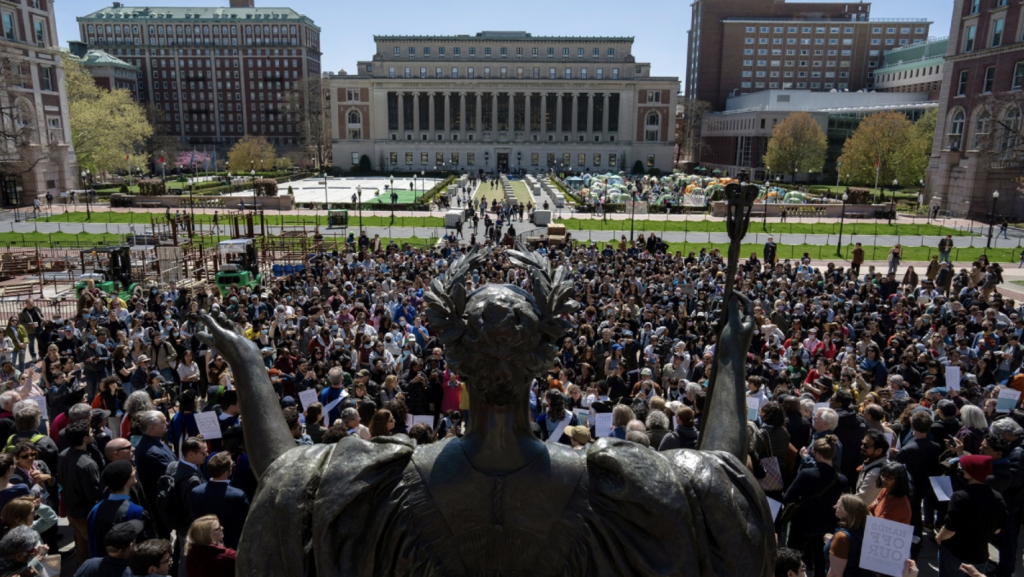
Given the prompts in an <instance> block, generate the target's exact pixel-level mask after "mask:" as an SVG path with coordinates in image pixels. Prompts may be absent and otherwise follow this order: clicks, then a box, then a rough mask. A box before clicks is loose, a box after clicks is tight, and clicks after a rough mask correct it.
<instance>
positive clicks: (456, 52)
mask: <svg viewBox="0 0 1024 577" xmlns="http://www.w3.org/2000/svg"><path fill="white" fill-rule="evenodd" d="M431 50H432V49H431V47H430V46H424V47H423V48H422V49H421V50H419V51H418V50H417V49H416V47H415V46H409V47H408V49H407V51H406V54H408V55H409V58H415V57H416V56H418V55H420V54H422V55H423V56H427V57H429V56H431V55H432V54H431ZM525 51H526V49H525V48H522V47H516V48H515V49H514V50H513V51H512V52H509V49H508V48H507V47H501V48H499V49H498V56H499V57H500V58H508V56H509V54H514V55H515V56H516V58H522V57H523V56H524V55H525V54H526V52H525ZM467 52H468V55H469V57H470V58H475V57H476V55H477V50H476V47H475V46H470V47H469V48H468V49H467ZM586 53H587V51H586V49H585V48H577V49H576V57H577V58H585V57H586ZM605 54H606V55H607V57H608V58H609V59H613V58H615V49H614V48H609V49H607V51H606V52H605ZM392 55H393V56H394V57H395V58H401V56H402V49H401V48H400V47H398V46H395V47H394V48H393V49H392ZM436 55H437V56H438V57H440V58H444V57H445V56H447V55H448V51H447V47H445V46H439V47H437V52H436ZM451 55H452V56H453V57H455V58H459V57H460V56H462V48H461V47H459V46H454V47H452V51H451ZM483 55H484V58H491V56H492V52H491V48H490V47H485V48H484V50H483ZM569 55H570V49H569V48H562V58H569ZM590 55H591V56H592V57H593V58H600V57H601V49H600V48H593V49H591V51H590ZM530 56H531V57H533V58H539V57H540V48H536V47H534V48H531V49H530ZM547 57H548V58H554V57H555V49H554V48H548V49H547Z"/></svg>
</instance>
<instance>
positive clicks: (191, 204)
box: [188, 183, 196, 235]
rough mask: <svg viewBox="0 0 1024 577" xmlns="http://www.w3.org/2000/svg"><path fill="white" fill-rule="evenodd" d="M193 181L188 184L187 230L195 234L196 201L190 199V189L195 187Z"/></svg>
mask: <svg viewBox="0 0 1024 577" xmlns="http://www.w3.org/2000/svg"><path fill="white" fill-rule="evenodd" d="M195 187H196V185H195V183H189V185H188V210H189V215H190V216H189V227H188V228H189V230H191V231H192V234H193V235H194V234H195V230H196V229H195V226H196V203H195V201H194V200H192V190H193V189H195Z"/></svg>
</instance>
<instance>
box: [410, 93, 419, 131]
mask: <svg viewBox="0 0 1024 577" xmlns="http://www.w3.org/2000/svg"><path fill="white" fill-rule="evenodd" d="M412 131H413V133H414V134H413V138H419V133H420V93H419V92H413V93H412Z"/></svg>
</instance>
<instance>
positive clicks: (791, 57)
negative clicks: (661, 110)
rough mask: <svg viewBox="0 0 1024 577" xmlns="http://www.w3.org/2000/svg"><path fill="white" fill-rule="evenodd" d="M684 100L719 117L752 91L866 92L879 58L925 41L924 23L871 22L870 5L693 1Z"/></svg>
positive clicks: (763, 0) (771, 0)
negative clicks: (734, 98) (703, 104)
mask: <svg viewBox="0 0 1024 577" xmlns="http://www.w3.org/2000/svg"><path fill="white" fill-rule="evenodd" d="M691 9H692V20H691V22H692V25H691V29H690V30H689V31H688V33H687V34H688V36H687V45H688V48H689V50H688V51H687V55H686V78H685V79H684V81H683V82H684V86H685V92H686V95H687V97H689V98H697V99H700V100H706V101H708V102H710V103H711V106H712V108H713V109H714V110H723V109H724V108H725V103H726V99H727V98H728V97H729V96H730V95H736V94H746V93H750V92H756V91H759V90H770V89H800V90H812V91H824V92H828V91H829V90H833V89H835V90H850V91H854V92H855V91H857V90H861V89H870V88H873V72H874V70H875V69H876V68H877V67H879V66H880V65H881V64H882V58H883V56H884V55H885V53H886V51H888V50H892V49H894V48H897V47H899V46H908V45H911V44H914V43H917V42H923V41H925V39H927V38H928V30H929V26H930V24H931V23H930V22H928V21H927V20H926V19H923V18H922V19H911V18H907V19H898V20H871V18H870V12H871V4H870V3H865V2H856V3H855V2H843V3H818V2H816V3H802V2H801V3H786V2H785V1H784V0H695V1H694V2H693V3H692V4H691Z"/></svg>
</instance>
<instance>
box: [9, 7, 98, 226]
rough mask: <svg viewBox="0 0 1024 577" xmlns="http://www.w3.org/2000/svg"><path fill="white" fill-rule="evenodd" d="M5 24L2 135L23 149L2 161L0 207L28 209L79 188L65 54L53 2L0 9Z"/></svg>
mask: <svg viewBox="0 0 1024 577" xmlns="http://www.w3.org/2000/svg"><path fill="white" fill-rule="evenodd" d="M0 22H2V24H3V36H2V37H0V51H2V52H0V58H2V59H3V64H2V65H3V68H4V70H3V71H2V72H0V84H2V86H0V105H2V109H3V110H4V112H3V115H4V117H3V119H2V120H3V122H2V124H3V128H2V133H3V135H4V138H5V139H7V140H9V141H12V142H23V143H24V144H14V145H11V146H9V147H7V150H6V154H5V155H4V156H3V158H2V159H0V204H2V205H3V206H5V207H11V206H27V205H31V204H32V202H33V200H35V199H36V198H37V197H39V196H42V195H45V194H46V193H48V192H49V193H52V194H53V196H54V197H57V196H58V195H59V193H60V192H61V191H65V190H68V189H69V188H75V187H76V186H77V185H78V184H79V177H78V176H77V173H78V163H77V161H76V160H75V152H74V149H73V148H72V146H71V123H70V122H69V121H68V102H67V92H66V86H65V84H64V65H63V54H62V53H61V51H60V48H59V42H58V40H57V26H56V18H55V16H54V13H53V2H52V1H51V0H22V1H21V2H3V3H0Z"/></svg>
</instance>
